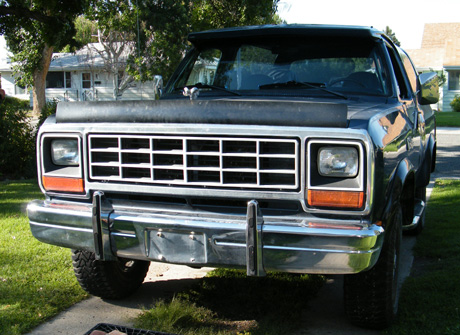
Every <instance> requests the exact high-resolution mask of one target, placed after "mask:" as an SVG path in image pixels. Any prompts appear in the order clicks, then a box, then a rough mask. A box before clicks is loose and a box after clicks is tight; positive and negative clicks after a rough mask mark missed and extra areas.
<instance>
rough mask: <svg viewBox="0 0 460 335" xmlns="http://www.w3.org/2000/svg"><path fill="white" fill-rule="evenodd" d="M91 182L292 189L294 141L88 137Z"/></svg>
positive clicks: (296, 168) (296, 157)
mask: <svg viewBox="0 0 460 335" xmlns="http://www.w3.org/2000/svg"><path fill="white" fill-rule="evenodd" d="M88 145H89V148H88V152H89V169H88V170H89V174H90V179H91V180H93V181H111V182H126V183H140V184H159V185H161V184H167V185H173V186H174V185H177V186H184V185H190V186H194V187H210V186H211V187H222V188H242V187H245V188H252V189H276V190H282V191H288V190H292V191H293V190H296V189H298V187H299V184H300V174H299V156H300V153H299V141H298V140H297V139H288V138H281V139H278V138H269V139H267V138H249V137H248V138H226V137H222V138H221V137H193V136H155V135H139V136H129V135H101V134H91V135H89V137H88Z"/></svg>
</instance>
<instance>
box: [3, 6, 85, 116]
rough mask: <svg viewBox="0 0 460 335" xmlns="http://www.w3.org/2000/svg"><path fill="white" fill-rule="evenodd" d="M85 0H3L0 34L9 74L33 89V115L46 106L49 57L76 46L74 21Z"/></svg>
mask: <svg viewBox="0 0 460 335" xmlns="http://www.w3.org/2000/svg"><path fill="white" fill-rule="evenodd" d="M86 6H87V1H86V0H73V1H67V0H4V1H1V2H0V34H3V35H5V39H6V42H7V45H8V48H9V49H10V51H11V52H12V53H13V57H12V61H13V62H14V65H13V71H14V73H15V75H16V79H17V81H18V83H19V84H20V85H22V86H33V100H34V112H36V113H37V114H38V113H39V112H40V111H41V110H42V109H43V108H44V107H45V106H46V97H45V82H46V74H47V73H48V69H49V65H50V62H51V57H52V55H53V52H54V51H55V50H60V49H62V48H63V47H64V46H66V45H70V46H72V47H76V46H77V43H76V41H75V39H74V36H75V26H74V20H75V18H76V17H77V16H78V15H79V14H81V13H82V12H83V10H84V9H85V7H86Z"/></svg>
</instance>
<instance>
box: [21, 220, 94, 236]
mask: <svg viewBox="0 0 460 335" xmlns="http://www.w3.org/2000/svg"><path fill="white" fill-rule="evenodd" d="M29 223H30V224H31V225H34V226H37V227H43V228H52V229H62V230H71V231H80V232H85V233H93V230H92V229H87V228H76V227H72V226H62V225H56V224H48V223H40V222H35V221H29Z"/></svg>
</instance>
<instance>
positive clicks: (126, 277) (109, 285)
mask: <svg viewBox="0 0 460 335" xmlns="http://www.w3.org/2000/svg"><path fill="white" fill-rule="evenodd" d="M72 264H73V269H74V271H75V276H76V277H77V280H78V282H79V283H80V286H81V287H82V288H83V289H84V290H85V291H86V292H88V293H89V294H92V295H95V296H98V297H101V298H103V299H123V298H126V297H127V296H129V295H131V294H132V293H134V292H135V291H136V290H137V289H138V288H139V286H141V285H142V282H143V281H144V278H145V276H146V274H147V271H148V270H149V266H150V262H147V261H137V260H130V259H123V258H119V259H118V260H117V261H100V260H96V258H95V254H94V253H93V252H89V251H82V250H72Z"/></svg>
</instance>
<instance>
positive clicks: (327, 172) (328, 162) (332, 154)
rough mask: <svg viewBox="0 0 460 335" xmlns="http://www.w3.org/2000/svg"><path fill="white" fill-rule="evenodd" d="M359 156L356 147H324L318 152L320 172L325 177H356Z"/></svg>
mask: <svg viewBox="0 0 460 335" xmlns="http://www.w3.org/2000/svg"><path fill="white" fill-rule="evenodd" d="M358 170H359V154H358V150H357V149H356V148H355V147H345V146H331V147H322V148H320V149H319V152H318V172H319V174H320V175H321V176H324V177H341V178H352V177H356V175H357V174H358Z"/></svg>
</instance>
